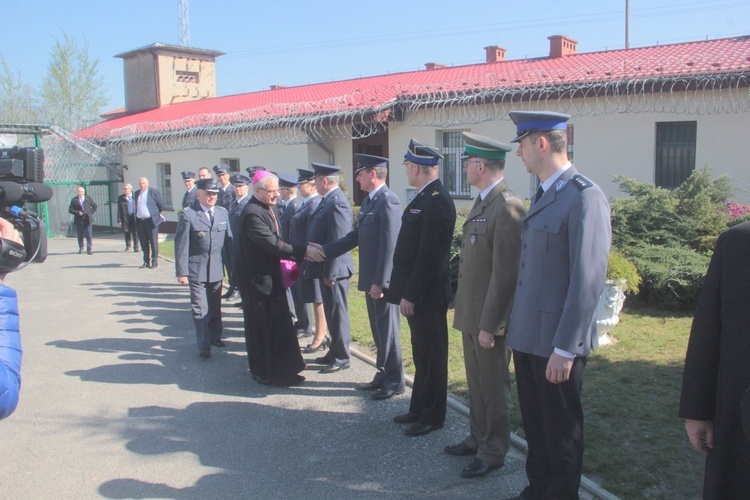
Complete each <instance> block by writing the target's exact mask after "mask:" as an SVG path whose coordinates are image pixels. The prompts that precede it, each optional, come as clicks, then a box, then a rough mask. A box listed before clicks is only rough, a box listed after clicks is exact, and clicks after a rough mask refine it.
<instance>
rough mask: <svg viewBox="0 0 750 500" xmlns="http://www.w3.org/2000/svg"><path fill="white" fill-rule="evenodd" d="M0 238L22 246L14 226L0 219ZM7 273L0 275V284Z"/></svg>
mask: <svg viewBox="0 0 750 500" xmlns="http://www.w3.org/2000/svg"><path fill="white" fill-rule="evenodd" d="M0 238H4V239H6V240H10V241H13V242H15V243H18V244H19V245H21V244H22V242H21V235H20V234H18V231H17V230H16V228H15V226H13V224H12V223H11V222H10V221H7V220H5V219H3V218H2V217H0ZM6 274H7V273H0V283H2V282H3V281H5V275H6Z"/></svg>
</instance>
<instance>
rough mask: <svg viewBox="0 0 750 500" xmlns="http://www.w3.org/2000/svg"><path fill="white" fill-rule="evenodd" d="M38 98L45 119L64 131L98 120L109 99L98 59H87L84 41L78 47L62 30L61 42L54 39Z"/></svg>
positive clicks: (87, 52) (76, 128)
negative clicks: (45, 116)
mask: <svg viewBox="0 0 750 500" xmlns="http://www.w3.org/2000/svg"><path fill="white" fill-rule="evenodd" d="M40 96H41V99H42V102H43V104H44V108H45V111H46V113H47V118H48V120H49V121H50V122H52V123H55V124H57V125H59V126H60V127H62V128H64V129H66V130H78V129H81V128H84V127H87V126H89V125H91V124H93V123H95V122H96V121H98V119H99V116H98V115H99V113H100V111H101V108H102V107H104V106H105V105H106V104H107V102H108V99H107V97H106V95H105V94H104V80H103V78H102V77H101V75H100V74H99V60H98V59H93V60H92V59H91V58H90V57H89V48H88V43H87V42H85V41H84V43H83V44H82V45H79V44H78V43H77V42H76V41H75V40H73V39H72V38H70V37H68V35H67V34H66V33H65V32H64V31H63V39H62V41H60V40H57V39H55V45H54V47H53V48H52V52H51V53H50V61H49V64H48V65H47V75H46V77H45V79H44V82H43V83H42V88H41V92H40Z"/></svg>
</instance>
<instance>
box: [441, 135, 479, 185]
mask: <svg viewBox="0 0 750 500" xmlns="http://www.w3.org/2000/svg"><path fill="white" fill-rule="evenodd" d="M461 132H463V130H438V132H437V143H438V149H439V150H440V153H441V154H442V155H443V160H442V162H441V164H442V169H441V171H440V181H441V182H442V183H443V185H444V186H445V189H447V190H448V192H449V193H450V194H451V196H453V197H454V198H471V186H469V183H468V182H466V171H464V169H463V165H462V162H461V155H463V153H464V141H463V138H462V137H461Z"/></svg>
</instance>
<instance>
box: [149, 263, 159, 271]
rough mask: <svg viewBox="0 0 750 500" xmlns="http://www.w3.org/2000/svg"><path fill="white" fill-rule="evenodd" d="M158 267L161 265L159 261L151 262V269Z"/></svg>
mask: <svg viewBox="0 0 750 500" xmlns="http://www.w3.org/2000/svg"><path fill="white" fill-rule="evenodd" d="M157 267H159V263H158V262H152V263H151V269H156V268H157Z"/></svg>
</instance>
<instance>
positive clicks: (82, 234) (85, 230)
mask: <svg viewBox="0 0 750 500" xmlns="http://www.w3.org/2000/svg"><path fill="white" fill-rule="evenodd" d="M96 209H97V205H96V202H94V199H93V198H91V196H88V195H87V194H86V189H85V188H84V187H83V186H78V196H75V197H73V199H71V200H70V206H69V207H68V212H70V213H71V214H73V225H74V226H75V227H76V235H77V236H78V253H79V254H80V253H83V240H84V239H85V240H86V253H87V254H89V255H91V254H92V253H94V252H93V251H92V242H91V239H92V235H93V229H94V221H93V220H91V217H92V216H93V215H94V212H96Z"/></svg>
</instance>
